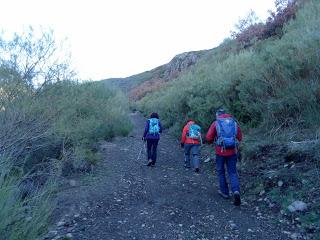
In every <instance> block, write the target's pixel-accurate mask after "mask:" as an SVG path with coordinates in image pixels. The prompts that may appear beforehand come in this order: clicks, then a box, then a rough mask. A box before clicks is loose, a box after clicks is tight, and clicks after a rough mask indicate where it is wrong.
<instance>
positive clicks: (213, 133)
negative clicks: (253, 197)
mask: <svg viewBox="0 0 320 240" xmlns="http://www.w3.org/2000/svg"><path fill="white" fill-rule="evenodd" d="M206 140H207V143H212V142H215V152H216V170H217V174H218V177H219V188H220V190H219V194H220V195H221V196H222V197H223V198H229V188H228V184H227V181H226V176H225V165H226V166H227V171H228V175H229V179H230V184H231V190H232V192H233V196H234V205H236V206H239V205H240V204H241V200H240V184H239V178H238V173H237V151H238V144H237V143H239V142H240V141H241V140H242V133H241V129H240V127H239V126H238V124H237V122H236V121H235V120H234V118H233V117H232V115H230V114H226V112H225V111H224V110H223V109H220V110H218V111H217V112H216V121H214V122H213V123H212V124H211V126H210V128H209V130H208V133H207V135H206Z"/></svg>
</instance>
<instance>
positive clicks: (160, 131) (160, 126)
mask: <svg viewBox="0 0 320 240" xmlns="http://www.w3.org/2000/svg"><path fill="white" fill-rule="evenodd" d="M159 128H160V129H159V133H162V125H161V122H160V121H159Z"/></svg>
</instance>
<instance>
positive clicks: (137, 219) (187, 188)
mask: <svg viewBox="0 0 320 240" xmlns="http://www.w3.org/2000/svg"><path fill="white" fill-rule="evenodd" d="M130 117H131V119H132V121H133V124H134V126H135V129H136V130H134V131H133V133H132V134H131V136H130V137H125V138H116V139H115V140H114V141H113V142H112V143H105V144H103V146H102V155H103V161H101V163H99V165H98V166H97V168H96V173H95V174H94V176H93V177H92V176H90V177H88V178H85V179H82V180H81V181H80V180H77V181H76V184H75V183H73V184H72V185H73V187H70V188H69V189H65V190H64V191H62V192H61V193H59V194H58V206H59V208H57V209H56V216H57V219H56V222H55V224H54V226H53V227H52V228H51V232H50V233H49V235H48V237H47V239H68V238H64V237H66V236H68V237H69V238H70V239H79V240H80V239H93V240H98V239H104V240H112V239H114V240H122V239H137V240H140V239H141V240H142V239H148V240H150V239H170V240H174V239H183V240H184V239H186V240H189V239H202V240H205V239H264V240H268V239H270V240H275V239H288V236H287V235H285V234H284V233H282V231H281V229H279V228H278V226H276V225H274V224H273V223H272V222H271V221H270V220H268V217H264V216H261V215H260V216H257V214H256V213H255V211H254V209H255V208H254V207H253V206H248V205H247V204H246V203H245V196H244V198H243V202H244V204H243V205H241V207H235V206H233V205H232V200H224V199H222V198H221V197H220V196H219V195H218V194H217V187H216V182H217V181H216V178H215V176H214V175H213V169H214V165H213V163H212V162H209V163H203V161H202V162H201V169H200V170H201V173H200V174H196V173H194V172H193V171H192V170H190V169H189V170H188V169H185V168H184V167H183V153H182V150H181V149H180V148H179V145H178V143H177V141H176V140H174V139H173V138H172V137H170V136H169V135H167V134H166V133H165V132H164V133H163V134H162V136H161V140H160V143H159V149H158V153H159V155H158V161H157V164H156V166H155V167H147V166H145V164H146V160H145V155H143V156H141V158H140V160H137V157H138V154H139V151H140V149H141V147H142V146H143V145H142V141H141V136H142V131H143V128H144V124H145V119H143V118H142V117H141V116H140V115H139V114H131V116H130Z"/></svg>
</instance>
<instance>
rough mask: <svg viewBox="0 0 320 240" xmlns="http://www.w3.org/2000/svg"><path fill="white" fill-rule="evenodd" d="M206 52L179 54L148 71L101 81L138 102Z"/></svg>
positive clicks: (191, 64) (174, 77)
mask: <svg viewBox="0 0 320 240" xmlns="http://www.w3.org/2000/svg"><path fill="white" fill-rule="evenodd" d="M207 52H208V50H202V51H193V52H185V53H181V54H178V55H176V56H175V57H174V58H173V59H172V60H171V61H170V62H169V63H167V64H164V65H161V66H159V67H156V68H154V69H152V70H150V71H146V72H143V73H139V74H136V75H133V76H129V77H127V78H111V79H105V80H102V81H103V82H104V83H105V84H106V85H107V86H112V87H117V88H120V89H122V90H123V91H124V92H126V93H127V95H128V96H129V97H130V98H132V99H134V100H139V99H141V98H143V97H144V96H145V95H146V94H147V93H150V92H153V91H156V90H158V89H159V88H161V87H163V86H165V85H166V83H168V82H170V81H172V80H174V79H176V78H177V77H178V76H179V75H180V74H182V73H183V72H185V71H187V70H188V69H189V68H190V67H191V66H193V65H194V64H196V63H197V62H198V61H199V59H201V58H202V57H203V56H204V55H205V54H206V53H207Z"/></svg>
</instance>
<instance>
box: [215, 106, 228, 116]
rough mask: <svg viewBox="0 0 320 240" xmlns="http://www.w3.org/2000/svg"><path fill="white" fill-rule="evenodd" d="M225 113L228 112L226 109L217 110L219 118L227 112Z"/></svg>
mask: <svg viewBox="0 0 320 240" xmlns="http://www.w3.org/2000/svg"><path fill="white" fill-rule="evenodd" d="M225 113H226V111H225V110H224V109H223V108H219V109H218V110H217V111H216V118H218V117H219V116H220V115H222V114H225Z"/></svg>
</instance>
